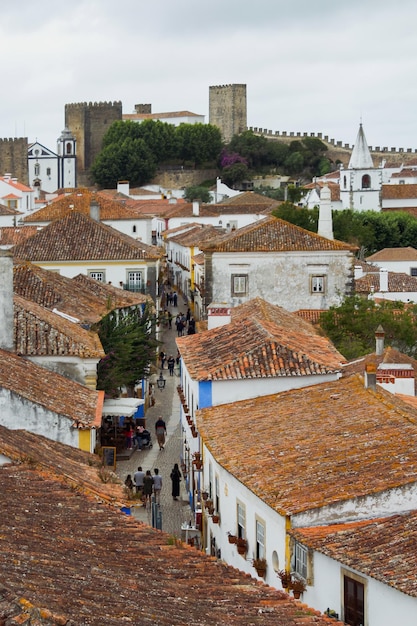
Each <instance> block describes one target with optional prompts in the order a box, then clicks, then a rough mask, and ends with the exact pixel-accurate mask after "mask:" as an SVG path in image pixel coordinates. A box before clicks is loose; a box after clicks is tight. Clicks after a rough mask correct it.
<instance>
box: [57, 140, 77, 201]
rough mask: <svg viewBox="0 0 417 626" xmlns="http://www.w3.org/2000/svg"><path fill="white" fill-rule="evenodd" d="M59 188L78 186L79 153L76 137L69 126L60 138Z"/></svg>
mask: <svg viewBox="0 0 417 626" xmlns="http://www.w3.org/2000/svg"><path fill="white" fill-rule="evenodd" d="M58 156H59V168H58V188H59V189H68V188H70V189H73V188H75V187H76V186H77V177H76V172H77V167H76V166H77V154H76V139H75V137H74V136H73V134H72V133H71V131H70V130H69V129H68V128H65V129H64V130H63V131H62V133H61V136H60V138H59V139H58Z"/></svg>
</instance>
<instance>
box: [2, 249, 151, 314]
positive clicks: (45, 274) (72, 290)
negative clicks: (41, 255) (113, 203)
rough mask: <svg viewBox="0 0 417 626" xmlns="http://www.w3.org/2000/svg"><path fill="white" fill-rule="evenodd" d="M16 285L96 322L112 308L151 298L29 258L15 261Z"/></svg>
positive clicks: (36, 298)
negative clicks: (45, 266)
mask: <svg viewBox="0 0 417 626" xmlns="http://www.w3.org/2000/svg"><path fill="white" fill-rule="evenodd" d="M13 289H14V293H15V294H18V295H20V296H22V297H24V298H26V299H27V300H31V301H33V302H36V303H37V304H39V305H40V306H43V307H45V308H47V309H50V310H52V309H54V308H57V309H58V310H59V311H61V312H63V313H66V314H67V315H70V316H72V317H74V318H77V319H79V320H80V322H81V323H82V324H93V323H96V322H98V321H99V320H100V319H101V318H102V317H104V316H105V315H107V314H108V312H109V304H110V306H111V309H118V308H124V307H129V306H137V305H139V304H142V303H144V302H149V300H150V299H149V297H147V296H144V295H142V294H136V293H133V292H130V291H124V290H123V289H119V288H117V287H114V286H113V285H107V284H104V283H101V282H99V281H97V280H94V279H92V278H89V277H87V276H84V275H79V276H76V277H75V278H67V277H65V276H62V275H61V274H58V273H57V272H50V271H48V270H45V269H43V268H41V267H38V266H37V265H34V264H32V263H29V262H21V261H15V263H14V267H13Z"/></svg>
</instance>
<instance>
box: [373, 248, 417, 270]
mask: <svg viewBox="0 0 417 626" xmlns="http://www.w3.org/2000/svg"><path fill="white" fill-rule="evenodd" d="M366 260H367V262H368V263H372V264H373V265H376V266H378V267H379V268H384V269H386V270H388V271H389V272H401V273H405V274H408V275H409V276H417V250H416V249H415V248H413V247H411V246H407V247H405V248H383V250H379V251H378V252H375V253H374V254H372V255H371V256H369V257H367V259H366Z"/></svg>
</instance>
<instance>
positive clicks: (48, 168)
mask: <svg viewBox="0 0 417 626" xmlns="http://www.w3.org/2000/svg"><path fill="white" fill-rule="evenodd" d="M46 175H47V176H50V175H51V168H50V167H47V168H46Z"/></svg>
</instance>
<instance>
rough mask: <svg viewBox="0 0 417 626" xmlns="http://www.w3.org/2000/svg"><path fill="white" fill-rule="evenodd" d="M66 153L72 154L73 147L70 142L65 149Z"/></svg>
mask: <svg viewBox="0 0 417 626" xmlns="http://www.w3.org/2000/svg"><path fill="white" fill-rule="evenodd" d="M65 151H66V153H67V154H72V145H71V143H70V142H68V143H67V145H66V147H65Z"/></svg>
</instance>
